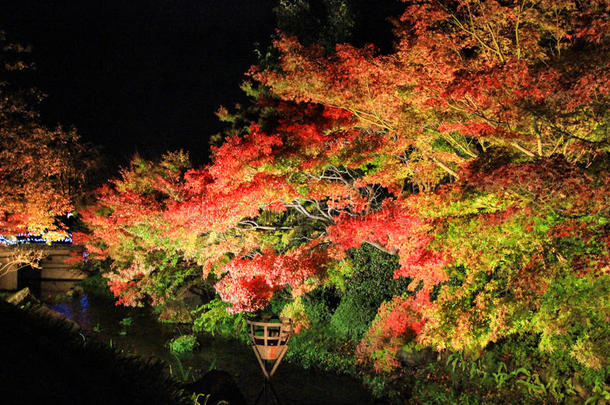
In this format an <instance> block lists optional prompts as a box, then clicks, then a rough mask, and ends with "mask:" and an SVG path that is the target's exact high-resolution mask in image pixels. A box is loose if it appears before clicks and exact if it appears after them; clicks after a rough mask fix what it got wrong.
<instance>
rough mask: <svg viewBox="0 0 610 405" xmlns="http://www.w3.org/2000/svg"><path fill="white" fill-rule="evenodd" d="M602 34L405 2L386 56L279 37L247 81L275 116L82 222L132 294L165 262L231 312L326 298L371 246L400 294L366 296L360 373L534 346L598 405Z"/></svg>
mask: <svg viewBox="0 0 610 405" xmlns="http://www.w3.org/2000/svg"><path fill="white" fill-rule="evenodd" d="M607 24H608V8H607V5H606V3H605V2H603V1H592V2H579V1H572V0H566V1H560V2H554V1H545V0H541V1H509V2H498V1H488V2H478V1H470V0H466V1H459V2H454V1H410V2H407V5H406V6H405V12H404V13H403V14H402V15H401V16H400V17H399V18H398V19H397V20H396V40H397V42H396V49H395V52H394V53H391V54H386V55H380V54H379V53H378V52H377V50H376V49H375V47H374V46H366V47H364V48H355V47H353V46H351V45H347V44H344V45H338V46H337V47H336V50H335V52H334V53H332V54H331V55H328V54H327V53H325V51H324V49H323V48H322V47H321V46H320V45H312V46H304V45H302V44H301V43H299V41H298V40H297V39H296V38H294V37H291V36H287V35H284V36H281V37H280V38H279V39H278V41H276V43H275V45H276V47H277V49H278V51H279V53H280V57H279V69H275V68H274V69H264V68H261V67H254V68H252V69H251V71H250V75H251V77H253V78H254V79H256V80H258V81H259V82H260V83H262V84H264V85H265V86H268V88H269V89H270V91H271V93H272V95H273V96H272V97H270V96H269V95H268V93H265V94H263V93H260V94H261V97H259V98H258V100H257V103H258V106H259V108H261V109H272V110H273V111H274V119H273V120H272V123H271V124H269V125H261V123H260V122H253V123H251V124H250V125H248V126H247V127H245V128H242V130H241V131H236V132H234V133H233V134H229V135H228V136H227V137H226V138H225V139H224V141H223V142H222V143H221V144H220V145H219V146H217V147H214V148H213V149H212V163H211V164H210V165H208V166H205V167H203V168H193V169H189V170H186V171H184V172H182V171H178V172H179V173H180V174H171V173H173V172H172V171H171V170H170V171H166V172H164V173H165V174H163V173H159V172H158V170H160V169H159V168H158V167H157V166H154V165H153V166H147V165H150V164H149V163H142V164H141V165H140V164H138V165H136V166H133V167H132V168H130V169H129V170H127V171H125V172H124V173H123V177H122V179H121V180H118V181H115V182H114V183H113V185H112V186H111V187H109V188H106V189H103V190H102V191H101V193H102V197H101V199H100V201H101V204H100V205H99V206H98V207H94V208H93V209H91V210H90V211H89V214H88V215H89V216H88V218H89V219H88V220H87V221H88V222H89V223H90V224H91V225H92V226H93V227H94V229H97V231H95V232H94V234H93V235H94V238H93V242H95V243H99V244H101V245H103V247H104V248H107V249H108V252H109V253H110V255H111V257H113V258H114V259H115V263H117V268H116V271H115V272H114V273H113V274H114V275H111V276H110V277H111V279H112V278H113V277H121V283H122V284H121V285H122V286H124V288H126V289H127V288H129V289H131V290H130V291H131V292H130V295H129V296H130V297H131V298H136V299H134V300H133V301H137V298H144V297H145V296H146V294H147V293H148V290H147V288H148V287H145V286H150V285H152V284H155V283H160V284H161V285H163V284H162V283H163V280H164V279H165V278H167V277H168V276H167V275H164V274H165V273H164V272H163V271H162V270H160V269H162V267H160V265H159V264H158V263H159V260H160V258H164V257H173V258H174V260H175V263H179V262H180V263H185V265H186V263H191V264H195V263H196V264H197V265H199V266H200V268H201V269H202V270H203V276H204V277H209V279H210V280H212V282H213V283H215V288H216V290H217V292H218V294H219V296H220V297H221V298H222V299H223V300H225V301H226V302H227V303H228V310H229V311H230V312H244V311H246V312H253V311H257V310H261V309H264V308H265V307H266V306H267V305H268V304H269V302H270V301H271V300H272V299H273V296H274V294H277V293H279V292H283V293H287V294H288V295H290V296H292V297H293V299H294V302H295V303H299V302H302V299H303V297H306V296H307V295H308V294H310V293H312V292H314V291H316V289H321V288H325V287H327V286H329V285H336V286H339V285H340V284H341V281H340V280H341V279H342V278H346V277H348V276H349V274H348V273H349V255H348V254H346V252H348V251H350V249H357V248H359V247H360V246H361V245H363V244H366V245H369V246H372V247H374V248H376V249H379V250H381V251H383V252H385V253H387V254H390V255H396V256H397V257H398V260H397V262H398V267H397V268H396V269H395V270H394V273H393V277H394V278H406V279H408V280H409V281H410V283H409V286H408V288H405V289H404V291H403V292H402V293H401V294H396V295H395V296H394V297H393V298H392V299H390V300H387V301H386V302H384V303H383V304H382V305H381V306H380V308H379V311H378V314H377V317H376V319H375V320H374V321H373V323H372V324H371V327H370V330H369V331H368V332H367V334H366V335H365V336H364V338H363V340H362V341H361V342H360V344H359V347H358V353H359V355H360V358H361V360H362V361H363V362H364V363H365V364H369V365H371V366H372V367H373V368H374V369H376V370H378V371H384V372H390V371H391V370H392V369H394V368H396V367H397V366H398V365H399V361H398V353H399V351H401V350H407V349H408V350H418V348H421V347H422V346H427V347H430V348H432V349H434V350H437V351H447V350H451V351H456V352H460V353H465V354H466V355H470V356H477V355H479V354H480V353H481V352H482V351H484V350H486V349H487V348H488V347H490V345H492V344H494V343H498V342H502V341H505V340H506V339H509V338H512V337H515V336H517V337H521V336H522V337H524V336H534V337H535V338H536V339H538V341H537V345H538V349H536V350H540V351H541V352H544V353H547V354H548V357H547V359H549V358H550V359H553V358H557V357H560V358H562V359H563V361H565V362H566V364H565V366H564V368H563V371H562V373H564V374H565V375H566V376H569V377H565V381H567V379H568V378H570V379H574V378H581V377H580V376H581V375H586V377H582V378H584V379H585V380H586V381H589V382H588V383H586V384H588V385H587V387H588V388H587V390H589V391H588V392H589V394H590V395H591V396H593V391H594V390H599V389H601V388H594V387H607V384H606V383H605V382H604V381H605V379H606V377H607V369H608V366H609V365H608V358H609V356H608V355H607V354H608V353H609V352H610V348H609V347H608V342H609V341H610V329H609V328H608V324H607V320H608V319H609V318H608V317H609V316H610V307H609V306H608V300H607V295H606V293H605V292H606V291H607V290H608V288H609V283H610V277H609V276H608V274H609V272H610V268H609V266H610V239H609V238H608V234H609V233H610V228H609V224H610V201H609V198H610V197H609V196H610V189H609V188H610V183H609V182H608V179H609V177H608V169H609V167H608V153H609V152H610V151H609V144H608V142H609V139H608V132H607V105H608V77H609V76H608V64H607V56H608V30H607ZM142 165H143V166H142ZM138 167H143V168H144V169H143V170H142V171H141V172H139V171H138V170H139V169H137V168H138ZM160 167H161V168H163V167H164V166H163V164H161V166H160ZM163 170H165V169H163ZM178 172H176V173H178ZM142 176H143V177H144V178H146V179H147V180H146V181H145V182H144V183H143V184H146V187H144V188H140V186H139V184H142V183H141V181H140V180H139V179H140V177H142ZM126 226H127V227H128V228H125V227H126ZM116 229H121V232H115V230H116ZM140 230H146V232H145V233H138V232H140ZM96 232H97V233H96ZM113 252H114V253H113ZM156 252H162V253H163V254H161V255H155V253H156ZM141 254H144V255H146V256H147V259H146V260H152V261H143V260H140V259H139V257H140V255H141ZM163 260H165V259H163ZM142 263H149V264H147V266H148V267H146V268H145V269H143V268H142V267H141V264H142ZM134 266H135V267H134ZM117 274H118V276H117ZM155 275H159V277H160V278H159V279H158V280H156V281H153V280H154V277H155ZM121 288H123V287H121ZM118 296H119V297H121V298H122V297H123V296H124V294H123V290H120V291H119V294H118ZM131 298H130V299H131ZM301 307H302V306H299V305H292V306H291V307H290V308H291V311H292V313H291V315H293V316H294V317H295V319H299V320H300V321H301V323H302V324H303V325H306V324H307V314H306V313H300V314H298V313H296V312H295V311H296V310H295V308H296V309H298V308H301ZM567 330H569V331H570V332H569V333H566V332H565V331H567ZM553 356H555V357H553ZM549 361H551V360H549ZM553 361H555V360H553ZM592 381H595V382H594V383H593V382H592ZM566 384H567V383H566ZM583 384H585V383H584V382H583ZM596 384H597V385H596ZM604 384H605V385H604ZM561 389H563V390H564V391H565V392H567V391H568V390H569V388H568V386H567V385H566V387H563V388H561ZM604 389H605V388H604Z"/></svg>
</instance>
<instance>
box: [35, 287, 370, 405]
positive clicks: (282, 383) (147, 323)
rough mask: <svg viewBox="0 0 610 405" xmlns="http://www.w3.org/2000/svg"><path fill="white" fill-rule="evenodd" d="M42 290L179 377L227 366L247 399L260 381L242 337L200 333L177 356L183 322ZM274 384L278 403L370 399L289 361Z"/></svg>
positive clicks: (113, 340)
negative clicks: (192, 347)
mask: <svg viewBox="0 0 610 405" xmlns="http://www.w3.org/2000/svg"><path fill="white" fill-rule="evenodd" d="M60 287H61V286H58V285H57V284H54V285H53V292H57V291H60V290H61V288H60ZM65 287H66V288H65V290H68V289H69V288H70V287H72V285H71V284H69V283H66V285H65ZM42 292H43V294H42V296H43V299H44V300H45V301H46V302H47V306H48V307H49V308H51V309H53V310H55V311H57V312H61V313H63V314H64V315H66V316H67V317H69V318H70V319H72V320H74V321H75V322H77V323H78V324H79V325H81V327H82V329H83V330H84V331H85V332H86V335H87V337H88V339H96V340H98V341H101V342H104V343H107V344H108V345H112V346H113V347H115V348H117V349H118V350H120V351H123V352H125V353H133V354H137V355H140V356H143V357H145V358H146V357H150V356H154V357H157V358H160V359H162V360H164V361H165V362H166V363H167V365H168V367H167V372H168V374H170V375H172V376H173V377H175V378H177V379H178V380H183V381H189V382H190V381H193V379H196V378H198V377H200V376H202V375H203V374H205V373H206V372H207V371H208V370H211V369H214V368H216V369H220V370H225V371H227V372H229V373H230V374H232V375H233V377H234V378H235V380H236V381H237V384H238V385H239V388H240V390H241V391H242V393H243V394H244V396H245V397H246V398H247V399H249V400H250V402H251V403H253V402H254V398H256V395H257V394H258V392H259V390H260V388H261V386H262V382H263V375H262V372H261V370H260V368H259V366H258V364H257V362H256V359H255V357H254V354H253V352H252V349H251V348H250V347H249V346H247V345H245V344H243V343H241V342H238V341H235V340H228V339H225V338H221V337H218V336H216V337H214V336H211V335H207V334H201V335H198V339H199V342H200V346H201V347H200V349H199V350H198V351H196V352H194V353H188V354H183V355H178V356H176V355H174V354H172V353H171V352H170V351H169V349H168V347H167V342H168V341H169V340H170V339H171V338H173V337H175V336H177V335H180V334H187V333H190V329H189V328H187V327H181V326H176V325H162V324H160V323H158V322H157V321H156V320H155V319H156V317H155V315H154V314H153V313H152V311H151V310H149V309H146V308H124V307H116V306H114V305H113V304H112V303H110V302H108V301H106V300H102V299H99V298H94V297H88V296H87V295H80V296H75V297H72V298H68V297H66V298H64V299H59V300H57V298H56V297H57V295H55V297H53V294H51V293H49V291H45V290H44V289H43V291H42ZM126 318H127V319H128V320H127V321H124V319H126ZM128 324H130V325H128ZM273 384H274V386H275V389H276V391H277V394H278V396H279V397H280V399H281V401H282V403H287V404H371V403H373V402H372V400H371V398H370V396H369V395H368V393H367V392H366V390H365V389H364V388H363V387H362V386H361V385H360V383H359V382H358V381H357V380H355V379H352V378H349V377H345V376H338V375H335V374H331V373H324V372H320V371H313V370H304V369H302V368H300V367H297V366H296V365H293V364H289V363H282V364H281V365H280V366H279V368H278V370H277V372H276V374H275V375H274V377H273Z"/></svg>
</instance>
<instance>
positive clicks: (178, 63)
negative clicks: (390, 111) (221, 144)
mask: <svg viewBox="0 0 610 405" xmlns="http://www.w3.org/2000/svg"><path fill="white" fill-rule="evenodd" d="M354 3H358V4H359V5H358V11H359V13H358V15H357V16H356V20H357V23H356V27H354V28H355V29H354V33H353V37H352V42H353V43H354V44H355V45H357V46H359V45H362V44H364V43H369V42H373V43H375V44H376V45H378V46H379V47H380V49H381V50H382V51H384V50H389V49H391V46H392V32H391V24H390V23H389V22H388V20H387V18H388V16H392V15H397V14H398V12H399V11H400V10H401V9H402V8H403V7H404V6H403V5H402V3H400V2H399V1H397V0H384V1H379V2H377V1H375V2H371V1H368V0H355V1H354ZM277 4H278V0H128V1H126V0H106V1H97V0H95V1H92V0H81V1H76V0H72V1H68V0H60V1H48V0H6V1H4V2H3V6H2V9H1V10H0V30H4V31H5V33H6V35H7V39H8V40H9V41H11V42H18V43H21V44H23V45H31V46H32V54H31V55H30V59H31V61H33V62H34V63H35V65H36V70H35V71H33V72H32V73H31V75H30V76H31V79H28V80H30V81H31V82H32V83H29V82H28V83H27V85H28V86H30V85H33V86H35V87H37V88H38V89H40V90H41V91H43V92H44V93H45V94H47V98H46V100H45V101H44V102H43V104H42V105H41V106H39V110H40V111H41V116H42V120H43V123H44V124H46V125H47V126H50V127H54V126H56V125H57V124H61V125H63V126H64V127H70V126H74V127H76V128H77V130H78V132H79V133H80V135H81V137H82V139H83V140H84V141H86V142H90V143H92V144H94V145H96V146H97V147H98V149H99V150H100V152H101V154H102V156H104V158H105V159H104V161H105V167H106V170H109V171H110V172H111V173H112V172H114V171H115V170H116V169H117V168H118V167H119V166H124V165H125V164H127V162H128V161H129V160H130V159H131V157H132V156H133V155H134V153H136V152H137V153H139V154H140V155H142V156H143V157H145V158H155V157H158V156H160V155H161V154H162V153H164V152H165V151H168V150H178V149H184V150H187V151H189V152H190V155H191V159H192V160H193V162H194V163H195V164H201V163H205V162H206V161H207V159H208V155H209V150H208V138H209V136H210V135H212V134H215V133H217V132H219V131H220V130H221V129H222V127H223V124H222V123H221V122H219V120H218V119H217V117H216V116H215V114H214V112H215V111H217V109H218V107H219V106H220V105H224V106H226V107H232V106H233V105H234V104H235V103H240V102H241V103H243V102H245V101H246V97H245V95H244V94H243V92H242V91H241V90H240V89H239V85H240V83H241V82H243V81H244V80H245V79H246V77H245V76H244V73H245V72H246V71H247V70H248V68H249V67H250V66H251V65H253V64H255V63H256V62H257V59H256V54H255V49H256V48H257V47H258V48H259V49H261V50H265V49H266V48H267V47H268V46H269V45H270V43H271V37H272V35H273V33H274V31H275V27H276V25H277V24H276V16H275V14H274V12H273V8H274V7H275V6H276V5H277ZM312 4H315V2H312Z"/></svg>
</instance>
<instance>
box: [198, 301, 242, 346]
mask: <svg viewBox="0 0 610 405" xmlns="http://www.w3.org/2000/svg"><path fill="white" fill-rule="evenodd" d="M229 306H230V304H227V303H226V302H223V301H221V300H220V299H219V298H215V299H213V300H212V301H210V302H208V303H207V304H204V305H202V306H200V307H199V308H197V309H196V310H194V311H193V312H192V314H193V319H194V320H193V331H194V332H201V331H205V332H208V333H211V334H213V335H214V334H216V333H218V334H220V335H223V336H228V337H234V338H237V339H240V340H242V341H246V340H247V336H246V317H245V315H243V314H230V313H228V312H227V308H228V307H229Z"/></svg>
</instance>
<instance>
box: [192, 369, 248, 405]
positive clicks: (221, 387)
mask: <svg viewBox="0 0 610 405" xmlns="http://www.w3.org/2000/svg"><path fill="white" fill-rule="evenodd" d="M184 388H185V389H186V390H187V391H190V392H193V393H195V394H204V395H208V394H209V395H210V398H209V399H208V400H207V402H205V403H206V404H207V405H217V404H218V403H219V402H220V403H222V401H226V402H228V403H229V404H230V405H246V404H247V402H246V398H244V395H243V394H242V393H241V391H240V390H239V387H238V386H237V383H236V382H235V380H234V379H233V377H232V376H231V374H229V373H227V372H226V371H222V370H212V371H210V372H208V373H207V374H205V375H204V376H203V377H201V378H200V379H199V380H197V381H195V382H193V383H190V384H187V385H185V386H184ZM202 402H203V401H202Z"/></svg>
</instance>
